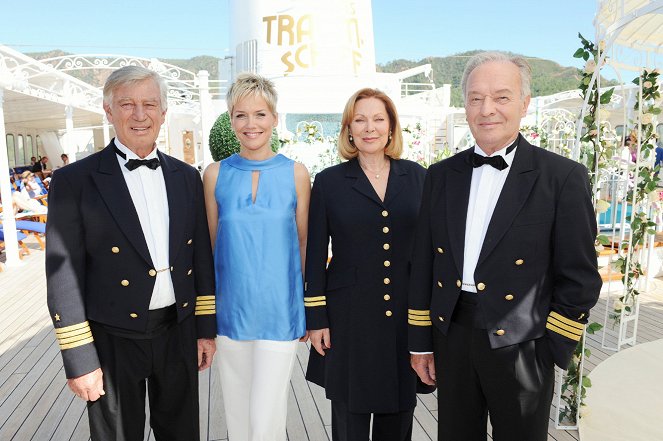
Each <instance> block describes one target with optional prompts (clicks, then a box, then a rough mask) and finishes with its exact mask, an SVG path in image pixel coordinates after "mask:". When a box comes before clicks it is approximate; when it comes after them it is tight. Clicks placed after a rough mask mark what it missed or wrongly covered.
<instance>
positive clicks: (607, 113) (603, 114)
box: [600, 109, 610, 121]
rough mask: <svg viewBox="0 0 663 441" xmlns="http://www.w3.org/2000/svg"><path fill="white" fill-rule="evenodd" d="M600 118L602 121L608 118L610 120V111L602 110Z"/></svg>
mask: <svg viewBox="0 0 663 441" xmlns="http://www.w3.org/2000/svg"><path fill="white" fill-rule="evenodd" d="M600 116H601V120H603V121H606V120H607V119H608V118H610V111H609V110H603V109H601V113H600Z"/></svg>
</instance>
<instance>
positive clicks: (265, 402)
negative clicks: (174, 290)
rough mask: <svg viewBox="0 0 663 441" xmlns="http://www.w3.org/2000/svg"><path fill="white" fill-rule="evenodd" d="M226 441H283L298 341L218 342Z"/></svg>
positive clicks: (222, 339) (223, 337) (223, 339)
mask: <svg viewBox="0 0 663 441" xmlns="http://www.w3.org/2000/svg"><path fill="white" fill-rule="evenodd" d="M217 348H218V354H217V357H218V360H219V363H218V366H219V372H220V373H221V390H222V392H223V404H224V407H225V410H226V424H227V426H228V439H229V441H285V440H286V433H285V425H286V413H287V410H288V391H289V390H290V376H291V374H292V367H293V365H294V362H295V356H296V352H297V340H293V341H272V340H247V341H237V340H231V339H230V338H228V337H225V336H219V337H218V338H217Z"/></svg>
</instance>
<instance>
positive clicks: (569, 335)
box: [546, 322, 580, 341]
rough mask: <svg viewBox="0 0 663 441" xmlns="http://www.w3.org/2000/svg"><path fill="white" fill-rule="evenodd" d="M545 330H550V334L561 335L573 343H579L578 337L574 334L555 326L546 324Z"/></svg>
mask: <svg viewBox="0 0 663 441" xmlns="http://www.w3.org/2000/svg"><path fill="white" fill-rule="evenodd" d="M546 328H548V329H550V330H551V331H552V332H554V333H556V334H559V335H563V336H564V337H566V338H568V339H570V340H573V341H580V336H579V335H576V334H572V333H570V332H568V331H565V330H564V329H561V328H558V327H557V326H555V325H553V324H551V323H550V322H548V323H546Z"/></svg>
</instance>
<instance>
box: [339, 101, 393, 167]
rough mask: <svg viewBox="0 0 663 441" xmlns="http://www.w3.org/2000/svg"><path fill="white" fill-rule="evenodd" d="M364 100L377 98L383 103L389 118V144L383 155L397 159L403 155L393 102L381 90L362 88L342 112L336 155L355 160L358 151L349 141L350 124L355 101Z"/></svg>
mask: <svg viewBox="0 0 663 441" xmlns="http://www.w3.org/2000/svg"><path fill="white" fill-rule="evenodd" d="M365 98H377V99H379V100H380V101H382V102H383V103H384V107H385V109H386V110H387V115H388V116H389V130H390V131H391V136H390V137H389V142H388V143H387V145H386V146H385V148H384V154H385V155H387V156H389V157H390V158H393V159H399V158H400V157H401V154H402V153H403V134H402V133H401V123H400V122H399V121H398V112H396V106H395V105H394V102H393V101H392V100H391V98H389V97H388V96H387V94H385V93H384V92H382V91H381V90H378V89H371V88H364V89H360V90H358V91H357V92H355V93H354V94H353V95H352V96H351V97H350V99H349V100H348V102H347V103H346V104H345V110H343V118H342V119H341V133H340V134H339V136H338V154H339V155H341V157H343V158H345V159H352V158H356V157H357V154H358V151H357V146H355V144H354V141H350V123H351V122H352V120H353V119H354V116H355V105H356V104H357V101H359V100H363V99H365Z"/></svg>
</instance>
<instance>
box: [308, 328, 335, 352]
mask: <svg viewBox="0 0 663 441" xmlns="http://www.w3.org/2000/svg"><path fill="white" fill-rule="evenodd" d="M309 337H310V339H311V344H312V345H313V347H314V348H315V350H316V351H317V352H318V354H320V355H322V356H324V355H325V349H331V337H330V336H329V328H324V329H314V330H311V331H309Z"/></svg>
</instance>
